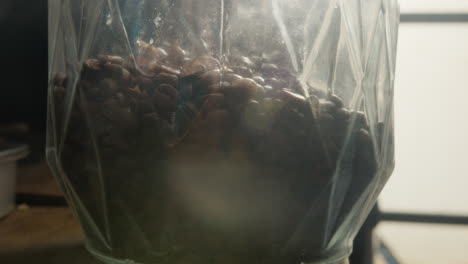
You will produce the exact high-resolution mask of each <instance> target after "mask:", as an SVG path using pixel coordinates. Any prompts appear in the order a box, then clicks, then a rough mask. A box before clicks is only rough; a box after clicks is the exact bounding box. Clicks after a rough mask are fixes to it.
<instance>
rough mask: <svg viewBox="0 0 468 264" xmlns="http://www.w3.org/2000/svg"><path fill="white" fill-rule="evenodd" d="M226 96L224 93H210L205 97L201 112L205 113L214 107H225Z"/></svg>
mask: <svg viewBox="0 0 468 264" xmlns="http://www.w3.org/2000/svg"><path fill="white" fill-rule="evenodd" d="M225 108H226V97H225V96H224V95H223V94H210V95H208V96H206V97H205V98H204V103H203V105H202V107H201V112H202V114H203V115H205V114H206V113H207V112H209V111H212V110H214V109H225Z"/></svg>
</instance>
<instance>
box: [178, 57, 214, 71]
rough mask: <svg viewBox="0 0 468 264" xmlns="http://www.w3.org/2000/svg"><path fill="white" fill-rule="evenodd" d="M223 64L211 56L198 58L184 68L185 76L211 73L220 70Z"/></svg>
mask: <svg viewBox="0 0 468 264" xmlns="http://www.w3.org/2000/svg"><path fill="white" fill-rule="evenodd" d="M220 68H221V64H220V63H219V61H218V60H217V59H215V58H213V57H210V56H201V57H196V58H195V59H193V60H192V61H190V62H189V63H188V64H187V65H185V66H184V67H183V74H184V75H190V74H194V73H197V72H203V71H211V70H214V69H220Z"/></svg>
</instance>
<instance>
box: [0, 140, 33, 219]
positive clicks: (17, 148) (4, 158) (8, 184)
mask: <svg viewBox="0 0 468 264" xmlns="http://www.w3.org/2000/svg"><path fill="white" fill-rule="evenodd" d="M27 154H28V147H27V146H26V145H19V144H13V143H5V144H0V218H2V217H4V216H5V215H7V214H8V213H9V212H11V210H13V208H15V186H16V161H17V160H19V159H22V158H24V157H25V156H26V155H27Z"/></svg>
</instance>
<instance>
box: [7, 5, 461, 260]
mask: <svg viewBox="0 0 468 264" xmlns="http://www.w3.org/2000/svg"><path fill="white" fill-rule="evenodd" d="M400 4H401V13H402V17H401V22H402V23H401V26H400V35H399V43H398V55H397V56H398V57H397V70H396V84H395V119H396V121H395V122H396V123H395V128H396V131H395V135H396V139H395V141H396V169H395V172H394V174H393V176H392V177H391V178H390V180H389V182H388V184H387V186H386V187H385V189H384V191H383V193H382V195H381V197H380V199H379V205H380V210H381V214H380V217H379V218H380V220H381V221H380V222H379V224H378V225H377V228H376V229H375V232H374V236H375V237H376V239H375V240H374V242H373V243H374V244H373V247H374V249H375V251H376V252H377V254H376V255H375V258H376V262H375V263H425V264H431V263H437V264H440V263H448V264H467V263H468V250H467V249H468V191H467V188H468V118H467V116H468V107H467V105H468V103H467V99H468V0H400ZM0 28H1V30H0V32H1V34H2V41H1V43H0V53H1V54H2V55H1V61H2V64H3V66H4V67H2V70H1V74H0V76H1V78H2V88H1V90H0V91H1V93H0V144H1V143H2V142H3V143H4V142H7V141H8V142H18V143H22V144H27V145H28V146H29V150H30V154H29V155H28V157H27V158H26V159H24V160H21V161H20V163H19V170H18V177H17V185H16V193H17V195H16V203H17V205H18V207H17V209H16V210H15V211H13V212H12V213H11V214H10V215H8V216H7V217H4V218H2V219H0V263H28V262H29V261H30V260H31V259H35V260H36V261H35V262H36V263H63V262H62V261H63V260H62V259H60V257H57V256H56V252H57V248H60V249H61V252H62V254H66V255H67V256H68V257H70V256H75V257H73V258H72V259H75V261H77V262H76V263H94V261H93V260H91V259H88V258H86V254H85V253H84V251H83V249H82V248H81V246H80V245H81V240H82V235H81V231H80V229H79V227H78V225H77V223H76V221H75V219H74V217H73V216H72V214H71V213H70V211H69V210H68V209H67V208H66V204H65V202H64V200H63V198H62V197H61V192H60V191H59V190H58V187H57V185H56V184H55V181H54V179H53V177H52V175H51V174H50V172H49V171H48V169H47V166H46V165H45V162H44V145H45V129H46V126H45V124H46V101H47V99H46V96H47V95H46V93H47V82H48V80H47V1H45V0H36V1H28V0H2V1H1V3H0ZM0 151H1V147H0ZM0 176H1V175H0ZM18 252H21V254H19V253H18ZM38 256H40V257H41V258H38ZM2 259H3V260H5V261H3V262H2ZM41 259H44V261H42V262H41V261H39V262H38V261H37V260H41ZM46 259H47V260H46ZM69 259H70V258H69ZM84 259H86V261H84ZM21 261H23V262H21ZM69 263H71V262H69ZM73 263H74V262H73Z"/></svg>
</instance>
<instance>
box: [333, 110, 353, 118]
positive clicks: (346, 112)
mask: <svg viewBox="0 0 468 264" xmlns="http://www.w3.org/2000/svg"><path fill="white" fill-rule="evenodd" d="M350 116H351V113H350V112H349V110H348V109H346V108H338V109H337V110H336V112H335V117H336V119H337V120H342V121H348V120H349V117H350Z"/></svg>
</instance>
